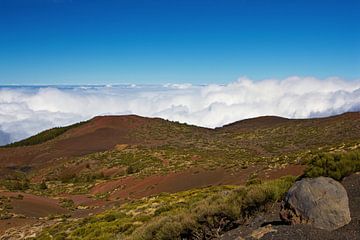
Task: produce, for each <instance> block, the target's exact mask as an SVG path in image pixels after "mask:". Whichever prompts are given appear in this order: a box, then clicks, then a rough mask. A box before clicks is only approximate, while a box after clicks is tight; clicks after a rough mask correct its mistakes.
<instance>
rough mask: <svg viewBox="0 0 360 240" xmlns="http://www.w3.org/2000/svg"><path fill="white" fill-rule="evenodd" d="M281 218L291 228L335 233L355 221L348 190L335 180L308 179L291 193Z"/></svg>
mask: <svg viewBox="0 0 360 240" xmlns="http://www.w3.org/2000/svg"><path fill="white" fill-rule="evenodd" d="M280 217H281V219H282V220H284V221H286V222H288V223H290V224H300V223H305V224H311V225H312V226H314V227H316V228H320V229H325V230H334V229H337V228H339V227H342V226H344V225H346V224H348V223H349V222H350V221H351V218H350V210H349V199H348V196H347V192H346V190H345V188H344V187H343V186H342V185H341V184H340V183H339V182H337V181H335V180H333V179H332V178H327V177H318V178H313V179H310V178H305V179H302V180H301V181H298V182H296V183H295V184H294V185H293V186H292V187H291V188H290V189H289V191H288V192H287V194H286V196H285V200H284V201H283V203H282V207H281V211H280Z"/></svg>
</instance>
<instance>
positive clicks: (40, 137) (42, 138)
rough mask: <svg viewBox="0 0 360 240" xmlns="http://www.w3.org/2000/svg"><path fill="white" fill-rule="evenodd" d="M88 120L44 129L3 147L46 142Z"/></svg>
mask: <svg viewBox="0 0 360 240" xmlns="http://www.w3.org/2000/svg"><path fill="white" fill-rule="evenodd" d="M87 122H88V121H83V122H79V123H75V124H72V125H69V126H65V127H54V128H51V129H48V130H45V131H42V132H40V133H38V134H36V135H34V136H31V137H29V138H26V139H23V140H20V141H18V142H13V143H10V144H7V145H5V146H1V148H10V147H23V146H32V145H37V144H40V143H44V142H47V141H49V140H52V139H54V138H56V137H58V136H60V135H62V134H64V133H65V132H67V131H69V130H70V129H73V128H76V127H79V126H81V125H83V124H85V123H87Z"/></svg>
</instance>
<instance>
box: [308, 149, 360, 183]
mask: <svg viewBox="0 0 360 240" xmlns="http://www.w3.org/2000/svg"><path fill="white" fill-rule="evenodd" d="M357 171H360V150H353V151H350V152H347V153H319V154H317V155H315V156H314V157H313V158H312V159H311V160H310V161H309V163H308V167H307V168H306V170H305V176H306V177H319V176H325V177H331V178H334V179H336V180H341V179H343V178H344V177H346V176H348V175H350V174H351V173H354V172H357Z"/></svg>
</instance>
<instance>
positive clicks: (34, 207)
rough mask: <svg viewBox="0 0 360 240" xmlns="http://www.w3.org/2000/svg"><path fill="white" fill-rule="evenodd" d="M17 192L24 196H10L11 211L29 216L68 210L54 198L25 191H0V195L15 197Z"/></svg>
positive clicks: (46, 214)
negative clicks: (18, 197) (20, 197)
mask: <svg viewBox="0 0 360 240" xmlns="http://www.w3.org/2000/svg"><path fill="white" fill-rule="evenodd" d="M19 194H21V195H22V196H24V198H23V199H15V198H11V205H12V206H13V209H11V212H13V213H16V214H22V215H25V216H26V217H30V218H39V217H46V216H49V215H55V214H63V213H68V210H66V209H64V208H62V207H60V206H59V202H58V200H56V199H51V198H47V197H41V196H35V195H32V194H27V193H15V192H0V196H6V197H16V196H18V195H19Z"/></svg>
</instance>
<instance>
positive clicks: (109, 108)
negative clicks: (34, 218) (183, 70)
mask: <svg viewBox="0 0 360 240" xmlns="http://www.w3.org/2000/svg"><path fill="white" fill-rule="evenodd" d="M348 111H360V80H359V81H345V80H342V79H339V78H328V79H322V80H320V79H316V78H312V77H306V78H301V77H290V78H287V79H283V80H276V79H271V80H262V81H253V80H251V79H248V78H245V77H244V78H240V79H239V80H238V81H235V82H232V83H229V84H225V85H219V84H210V85H201V86H199V85H191V84H166V85H161V86H160V85H116V86H115V85H114V86H30V87H29V86H27V87H24V86H2V87H0V145H3V144H7V143H9V142H13V141H17V140H20V139H23V138H26V137H29V136H31V135H33V134H35V133H38V132H40V131H42V130H45V129H48V128H51V127H55V126H64V125H68V124H72V123H75V122H79V121H82V120H87V119H89V118H91V117H93V116H96V115H109V114H119V115H122V114H138V115H142V116H148V117H155V116H156V117H162V118H165V119H169V120H176V121H180V122H186V123H189V124H195V125H198V126H204V127H211V128H213V127H219V126H222V125H224V124H227V123H231V122H234V121H237V120H241V119H245V118H250V117H256V116H262V115H277V116H282V117H288V118H307V117H322V116H330V115H334V114H339V113H343V112H348Z"/></svg>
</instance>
